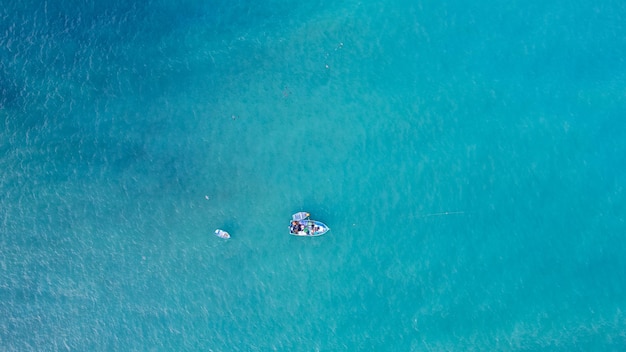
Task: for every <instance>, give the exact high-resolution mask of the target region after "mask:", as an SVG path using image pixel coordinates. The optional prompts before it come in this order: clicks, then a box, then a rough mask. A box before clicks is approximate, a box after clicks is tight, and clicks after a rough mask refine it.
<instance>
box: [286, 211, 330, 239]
mask: <svg viewBox="0 0 626 352" xmlns="http://www.w3.org/2000/svg"><path fill="white" fill-rule="evenodd" d="M309 215H310V214H309V213H307V212H304V211H301V212H299V213H295V214H293V215H292V216H291V225H290V226H289V234H291V235H293V236H302V237H307V236H308V237H316V236H321V235H323V234H325V233H326V232H328V231H329V230H330V228H329V227H328V226H327V225H326V224H324V223H323V222H321V221H317V220H311V219H309Z"/></svg>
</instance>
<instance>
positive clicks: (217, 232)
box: [215, 229, 230, 239]
mask: <svg viewBox="0 0 626 352" xmlns="http://www.w3.org/2000/svg"><path fill="white" fill-rule="evenodd" d="M215 236H217V237H219V238H224V239H227V238H230V234H229V233H228V232H226V231H224V230H220V229H217V230H215Z"/></svg>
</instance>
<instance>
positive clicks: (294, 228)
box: [290, 221, 300, 233]
mask: <svg viewBox="0 0 626 352" xmlns="http://www.w3.org/2000/svg"><path fill="white" fill-rule="evenodd" d="M299 229H300V226H299V225H298V222H297V221H292V222H291V227H290V231H291V233H298V230H299Z"/></svg>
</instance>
